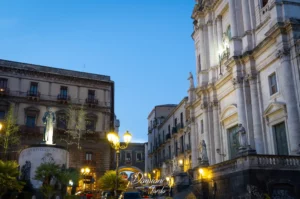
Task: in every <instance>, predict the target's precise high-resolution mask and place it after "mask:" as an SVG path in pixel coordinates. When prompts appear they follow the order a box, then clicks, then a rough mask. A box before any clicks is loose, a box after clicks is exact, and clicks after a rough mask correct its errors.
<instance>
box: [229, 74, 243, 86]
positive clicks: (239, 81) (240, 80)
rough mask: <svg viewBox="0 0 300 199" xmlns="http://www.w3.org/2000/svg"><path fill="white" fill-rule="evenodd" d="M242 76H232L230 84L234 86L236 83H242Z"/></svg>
mask: <svg viewBox="0 0 300 199" xmlns="http://www.w3.org/2000/svg"><path fill="white" fill-rule="evenodd" d="M243 79H244V78H243V77H241V76H238V77H235V78H233V79H232V84H233V85H234V86H236V85H238V84H242V83H243Z"/></svg>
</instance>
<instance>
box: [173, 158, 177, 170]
mask: <svg viewBox="0 0 300 199" xmlns="http://www.w3.org/2000/svg"><path fill="white" fill-rule="evenodd" d="M172 162H173V164H172V166H173V172H175V171H177V167H178V163H177V159H176V157H175V156H174V158H173V160H172Z"/></svg>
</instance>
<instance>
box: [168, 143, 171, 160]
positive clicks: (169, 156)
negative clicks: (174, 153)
mask: <svg viewBox="0 0 300 199" xmlns="http://www.w3.org/2000/svg"><path fill="white" fill-rule="evenodd" d="M168 148H169V158H171V146H169V147H168Z"/></svg>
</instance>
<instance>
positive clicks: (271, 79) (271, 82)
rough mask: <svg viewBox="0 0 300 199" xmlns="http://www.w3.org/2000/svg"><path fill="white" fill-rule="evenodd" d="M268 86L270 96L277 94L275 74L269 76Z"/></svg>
mask: <svg viewBox="0 0 300 199" xmlns="http://www.w3.org/2000/svg"><path fill="white" fill-rule="evenodd" d="M269 86H270V95H273V94H275V93H277V91H278V90H277V81H276V74H275V73H273V74H272V75H270V76H269Z"/></svg>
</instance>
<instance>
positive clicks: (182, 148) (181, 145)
mask: <svg viewBox="0 0 300 199" xmlns="http://www.w3.org/2000/svg"><path fill="white" fill-rule="evenodd" d="M183 140H184V139H183V136H181V137H180V151H181V153H183V151H184V146H183V143H184V142H183Z"/></svg>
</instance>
